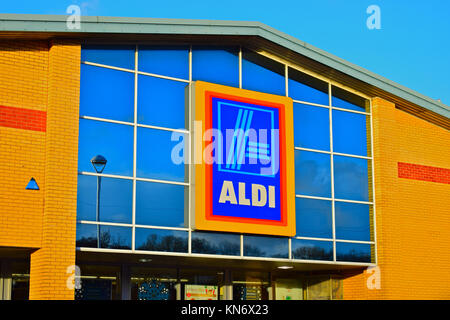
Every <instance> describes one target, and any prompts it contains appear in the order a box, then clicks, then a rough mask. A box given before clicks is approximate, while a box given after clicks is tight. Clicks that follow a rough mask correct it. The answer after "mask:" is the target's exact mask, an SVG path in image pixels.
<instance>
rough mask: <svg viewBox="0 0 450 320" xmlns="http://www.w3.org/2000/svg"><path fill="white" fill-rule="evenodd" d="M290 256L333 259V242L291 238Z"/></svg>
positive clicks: (295, 257) (294, 257) (309, 258)
mask: <svg viewBox="0 0 450 320" xmlns="http://www.w3.org/2000/svg"><path fill="white" fill-rule="evenodd" d="M291 246H292V258H293V259H299V260H326V261H333V242H331V241H314V240H300V239H292V242H291Z"/></svg>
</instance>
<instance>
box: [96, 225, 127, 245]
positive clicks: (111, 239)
mask: <svg viewBox="0 0 450 320" xmlns="http://www.w3.org/2000/svg"><path fill="white" fill-rule="evenodd" d="M100 247H101V248H108V249H131V228H127V227H116V226H100Z"/></svg>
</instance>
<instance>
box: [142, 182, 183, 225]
mask: <svg viewBox="0 0 450 320" xmlns="http://www.w3.org/2000/svg"><path fill="white" fill-rule="evenodd" d="M187 192H188V189H187V188H186V187H184V186H178V185H172V184H165V183H156V182H144V181H137V182H136V224H143V225H152V226H164V227H185V226H186V224H187V221H185V208H184V204H185V198H186V197H187Z"/></svg>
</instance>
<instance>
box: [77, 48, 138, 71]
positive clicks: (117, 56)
mask: <svg viewBox="0 0 450 320" xmlns="http://www.w3.org/2000/svg"><path fill="white" fill-rule="evenodd" d="M134 51H135V46H117V45H83V46H82V48H81V61H87V62H94V63H99V64H105V65H108V66H113V67H120V68H125V69H131V70H133V69H134Z"/></svg>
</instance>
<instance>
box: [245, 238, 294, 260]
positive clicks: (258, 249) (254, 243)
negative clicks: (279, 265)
mask: <svg viewBox="0 0 450 320" xmlns="http://www.w3.org/2000/svg"><path fill="white" fill-rule="evenodd" d="M244 256H251V257H270V258H288V257H289V243H288V238H275V237H263V236H247V235H246V236H244Z"/></svg>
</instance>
